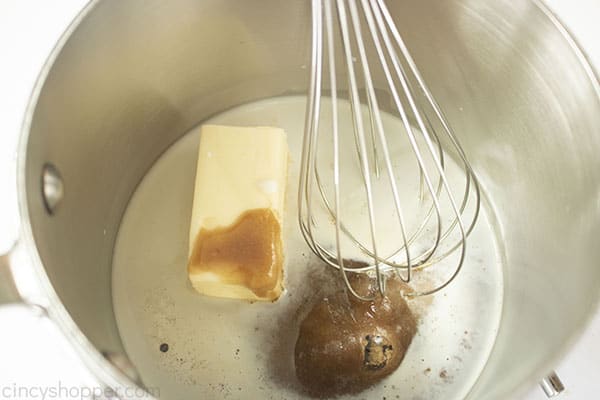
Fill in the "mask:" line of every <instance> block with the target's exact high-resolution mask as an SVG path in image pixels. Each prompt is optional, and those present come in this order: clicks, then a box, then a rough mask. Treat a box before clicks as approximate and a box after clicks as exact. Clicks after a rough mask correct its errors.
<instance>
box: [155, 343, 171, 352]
mask: <svg viewBox="0 0 600 400" xmlns="http://www.w3.org/2000/svg"><path fill="white" fill-rule="evenodd" d="M158 348H159V349H160V351H161V352H163V353H166V352H167V351H169V344H168V343H161V344H160V346H159V347H158Z"/></svg>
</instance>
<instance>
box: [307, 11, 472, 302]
mask: <svg viewBox="0 0 600 400" xmlns="http://www.w3.org/2000/svg"><path fill="white" fill-rule="evenodd" d="M311 57H312V60H311V61H312V63H311V70H310V83H309V85H310V86H309V95H308V101H307V109H306V120H305V132H304V142H303V149H302V159H301V172H300V182H299V183H300V184H299V191H298V220H299V223H300V229H301V232H302V234H303V236H304V239H305V241H306V243H307V244H308V246H309V247H310V249H311V250H312V251H313V252H314V253H315V254H316V255H317V256H318V257H319V258H320V259H322V260H323V261H324V262H325V263H326V264H327V265H329V266H331V267H334V268H336V269H338V270H339V271H340V273H341V276H342V279H343V281H344V283H345V285H346V286H347V288H348V289H349V291H350V293H351V294H352V295H354V296H356V297H357V298H360V299H362V300H371V299H372V298H373V297H371V296H369V295H364V294H360V293H358V292H357V291H356V290H355V289H354V288H353V287H352V285H351V284H350V280H349V279H348V273H349V272H361V273H367V274H369V275H370V276H372V278H373V279H376V282H377V288H378V291H379V292H380V293H381V294H384V293H385V290H386V285H385V282H386V279H387V277H389V276H390V275H392V274H395V275H397V276H399V277H400V278H401V279H402V280H403V281H405V282H410V281H411V280H412V279H413V275H414V274H413V272H415V271H419V270H424V269H425V268H427V267H429V266H432V265H439V264H440V263H442V261H444V262H445V264H449V263H450V265H446V266H445V267H444V268H445V271H447V273H445V274H444V275H445V276H444V279H442V280H441V281H440V282H436V283H433V284H430V287H427V288H426V289H423V290H415V291H413V292H411V293H410V294H409V295H410V296H422V295H429V294H432V293H435V292H437V291H439V290H441V289H443V288H444V287H446V286H447V285H448V284H449V283H450V282H452V281H453V280H454V279H455V278H456V276H457V275H458V273H459V271H460V270H461V268H462V266H463V264H464V262H465V254H466V244H467V236H468V235H469V234H470V233H471V232H472V230H473V228H474V226H475V223H476V221H477V218H478V216H479V208H480V190H479V186H478V183H477V179H476V177H475V174H474V172H473V170H472V168H471V166H470V164H469V162H468V160H467V157H466V155H465V152H464V151H463V148H462V147H461V145H460V144H459V142H458V140H457V137H456V136H455V134H454V133H453V131H452V129H451V127H450V125H449V123H448V121H447V119H446V118H445V116H444V114H443V112H442V110H441V108H440V106H439V105H438V103H437V102H436V100H435V98H434V96H433V95H432V93H431V92H430V90H429V89H428V87H427V85H426V84H425V81H424V80H423V78H422V76H421V74H420V73H419V71H418V69H417V67H416V65H415V62H414V60H413V59H412V57H411V55H410V53H409V51H408V49H407V47H406V45H405V43H404V41H403V40H402V38H401V36H400V33H399V31H398V29H397V28H396V26H395V23H394V21H393V19H392V16H391V14H390V12H389V10H388V8H387V6H386V4H385V2H384V0H313V1H312V54H311ZM376 73H378V75H376ZM339 77H342V78H346V79H341V82H338V80H340V79H339ZM375 77H376V78H377V80H378V82H379V86H378V87H376V85H375ZM326 95H329V101H328V102H327V103H329V105H327V109H326V111H324V109H325V105H324V104H325V103H326V102H325V99H324V97H325V96H326ZM346 98H347V101H346V100H345V99H346ZM322 100H323V101H322ZM344 101H346V103H344ZM347 103H349V112H347V110H348V107H347V106H346V105H345V104H347ZM384 107H387V108H385V111H384ZM390 116H394V117H396V118H397V119H399V120H400V121H401V124H400V126H396V127H393V128H390V127H389V125H390V124H389V123H386V121H388V120H389V118H390ZM323 120H326V121H323ZM344 125H349V126H350V127H349V128H347V129H346V128H343V126H344ZM323 132H326V133H327V134H326V135H324V134H323ZM399 137H402V139H398V138H399ZM348 138H351V142H352V149H351V150H350V151H347V149H346V151H342V150H344V143H347V142H348V141H349V139H348ZM399 141H402V143H404V147H402V146H400V147H402V148H403V149H404V150H406V149H408V150H409V151H408V153H407V152H406V151H404V150H402V148H401V149H400V150H397V148H398V145H397V143H398V142H399ZM321 146H330V147H331V149H329V150H328V151H327V152H324V151H323V148H321ZM396 153H402V154H399V155H398V154H396ZM449 159H452V160H454V161H455V162H454V163H450V162H449V161H448V160H449ZM348 160H351V161H348ZM407 162H411V163H412V165H414V168H412V169H410V168H405V167H404V165H406V163H407ZM344 163H345V164H344ZM342 164H343V165H342ZM450 164H452V166H451V167H449V165H450ZM344 167H346V168H344ZM409 170H410V171H412V172H410V171H409ZM450 170H451V173H452V176H451V177H449V176H448V174H449V173H450V172H449V171H450ZM351 173H352V174H353V175H355V176H358V177H359V178H358V181H356V182H354V183H353V182H352V179H354V178H348V176H347V175H348V174H351ZM408 173H410V174H412V175H416V176H417V177H416V179H417V180H418V189H416V190H412V192H411V193H408V194H407V193H406V192H407V190H408V189H407V188H408V186H409V185H407V184H406V181H407V180H409V179H408V178H407V174H408ZM328 174H329V175H330V176H329V177H326V175H328ZM344 182H347V183H346V184H345V183H344ZM357 182H358V183H357ZM456 182H459V183H458V184H457V183H456ZM344 185H345V186H344ZM382 185H383V186H385V189H381V188H382V187H383V186H382ZM457 187H458V189H457ZM382 191H383V192H385V193H383V194H382V193H381V192H382ZM350 192H351V193H350ZM356 193H360V196H357V195H356ZM457 194H458V195H457ZM407 196H408V197H407ZM411 198H415V199H416V200H415V203H416V206H413V207H412V208H410V210H411V211H410V217H413V219H414V218H415V216H418V218H417V221H416V222H412V223H409V221H408V219H409V218H407V215H406V210H405V209H404V208H405V206H406V204H407V202H408V203H410V204H413V203H411V200H410V199H411ZM315 202H317V203H315ZM352 202H359V203H360V207H362V208H363V209H364V213H363V214H364V215H363V216H362V219H361V221H362V224H361V223H359V224H356V223H355V224H352V223H350V222H348V221H349V219H356V217H357V215H358V216H359V217H360V215H359V214H361V212H358V211H357V210H358V209H359V208H360V207H358V208H357V207H356V204H354V205H353V204H352ZM384 203H385V205H384ZM382 210H383V211H382ZM403 212H404V213H403ZM392 222H393V224H394V226H395V227H396V230H395V231H390V229H389V225H390V223H392ZM382 224H385V225H386V226H388V228H386V230H385V231H384V230H383V228H381V226H382ZM353 225H355V226H353ZM324 232H325V233H324ZM332 236H333V237H334V241H333V242H331V239H332ZM361 236H362V237H361ZM328 240H329V243H327V241H328ZM382 240H383V241H385V242H386V243H389V242H392V243H393V246H392V249H391V250H387V251H386V252H385V254H383V253H384V252H383V251H382V250H381V247H382ZM388 247H389V246H388ZM349 249H351V250H349ZM357 253H360V255H362V258H364V259H365V260H366V261H363V262H362V263H361V264H360V266H358V267H357V265H356V263H355V262H352V261H351V260H352V259H353V258H356V254H357ZM450 255H452V257H449V256H450ZM450 261H451V262H450ZM430 283H431V282H430Z"/></svg>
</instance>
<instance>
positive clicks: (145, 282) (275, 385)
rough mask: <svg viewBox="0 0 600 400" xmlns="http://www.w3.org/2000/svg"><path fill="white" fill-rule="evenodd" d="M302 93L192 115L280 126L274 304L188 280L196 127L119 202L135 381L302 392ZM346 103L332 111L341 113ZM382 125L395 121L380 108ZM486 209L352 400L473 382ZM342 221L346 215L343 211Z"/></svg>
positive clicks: (122, 292)
mask: <svg viewBox="0 0 600 400" xmlns="http://www.w3.org/2000/svg"><path fill="white" fill-rule="evenodd" d="M305 100H306V99H305V97H280V98H273V99H267V100H263V101H258V102H254V103H249V104H246V105H243V106H240V107H237V108H234V109H232V110H229V111H226V112H224V113H222V114H219V115H217V116H215V117H213V118H211V119H210V120H209V121H205V122H203V123H211V124H222V125H237V126H277V127H281V128H283V129H284V130H285V131H286V132H287V137H288V145H289V149H290V163H289V172H288V187H287V192H286V200H285V218H284V221H285V223H284V227H283V229H284V231H283V236H284V245H285V267H284V270H285V288H286V290H285V292H284V293H283V295H282V296H281V297H280V299H279V300H278V301H277V302H275V303H261V302H256V303H252V304H250V303H248V302H244V301H240V300H232V299H221V298H212V297H207V296H202V295H200V294H198V293H197V292H196V291H195V290H194V289H193V288H192V287H191V284H190V283H189V280H188V275H187V268H186V266H187V260H188V234H189V222H190V213H191V209H192V198H193V194H194V177H195V168H196V160H197V156H198V141H199V128H197V129H193V130H192V131H190V132H189V133H188V134H187V135H185V136H183V137H182V138H181V139H180V140H179V141H178V142H177V143H175V144H174V145H173V146H172V147H171V148H170V149H168V150H167V151H166V152H165V153H164V154H163V155H162V157H161V158H160V159H159V160H158V161H157V162H156V163H155V164H154V166H153V167H152V168H151V169H150V170H149V171H148V173H147V175H146V176H145V178H144V179H143V181H142V182H141V183H140V185H139V187H138V188H137V190H136V192H135V194H134V195H133V197H132V199H131V201H130V204H129V206H128V208H127V211H126V213H125V215H124V218H123V221H122V224H121V227H120V231H119V235H118V238H117V243H116V247H115V253H114V259H113V279H112V291H113V302H114V309H115V314H116V318H117V322H118V326H119V330H120V334H121V337H122V340H123V344H124V346H125V349H126V351H127V353H128V355H129V357H130V358H131V360H132V361H133V363H134V364H135V366H136V367H137V369H138V371H139V373H140V375H141V378H142V380H143V382H144V384H145V385H146V386H148V387H150V388H152V389H153V390H154V392H156V391H157V388H158V391H159V392H160V397H161V398H163V399H177V400H179V399H181V400H185V399H192V398H193V399H198V398H202V399H221V398H231V399H271V398H272V399H294V398H302V397H304V396H305V395H304V394H303V391H302V388H301V387H300V385H299V383H298V382H297V381H296V379H295V376H294V369H293V351H294V344H295V340H296V335H297V327H298V322H299V321H298V315H297V313H296V311H297V310H298V307H299V305H300V304H302V302H303V301H305V300H306V299H307V298H309V297H310V296H311V294H312V293H314V291H315V290H317V289H318V288H319V287H326V286H327V285H331V284H332V283H331V282H330V281H329V276H330V274H328V273H327V272H326V270H325V268H326V267H325V266H323V264H322V263H321V262H320V261H319V260H318V259H317V258H316V257H315V256H314V255H312V253H310V251H309V249H308V247H307V246H306V244H305V243H304V240H303V238H302V236H301V234H300V232H299V229H298V226H297V222H296V221H297V217H296V212H297V208H296V204H297V198H296V197H297V182H298V173H299V164H300V163H299V161H300V151H301V146H302V132H303V126H304V108H305ZM324 106H326V105H324ZM345 107H346V108H343V109H341V111H340V112H341V113H342V116H343V113H347V112H349V110H348V109H347V105H346V106H345ZM385 123H386V124H388V126H389V127H390V128H391V129H397V130H401V129H402V128H401V124H400V121H398V120H397V119H395V118H393V117H391V116H386V118H385ZM447 162H449V163H451V161H450V160H447ZM400 169H401V170H402V168H400ZM409 172H410V173H411V174H412V173H414V171H409ZM407 173H408V172H407ZM351 196H352V193H350V194H348V197H351ZM487 213H488V210H487V209H485V208H484V209H483V212H482V215H480V217H479V220H478V223H477V226H476V228H475V230H474V231H473V233H472V234H471V236H470V237H469V247H468V250H467V259H466V261H465V265H464V267H463V270H462V271H461V273H460V274H459V276H458V277H457V278H456V280H455V281H454V282H453V283H452V284H451V285H450V286H449V287H448V288H446V289H445V290H443V291H442V292H440V293H438V294H436V295H434V296H432V297H429V298H422V299H417V300H413V301H412V302H411V304H412V306H413V307H414V309H415V310H416V313H417V314H419V315H420V322H419V326H418V333H417V336H416V337H415V338H414V340H413V342H412V344H411V346H410V348H409V350H408V353H407V355H406V358H405V359H404V361H403V363H402V364H401V365H400V367H399V368H398V370H396V372H395V373H394V374H393V375H392V376H391V377H390V378H388V379H386V380H384V381H382V382H381V383H380V384H378V385H376V386H374V387H372V388H370V389H368V390H366V391H364V392H362V393H360V394H358V395H356V396H355V398H358V399H362V398H364V399H367V398H368V399H377V398H379V399H382V398H383V397H385V398H386V399H403V400H405V399H415V400H417V399H421V400H425V399H427V400H431V399H448V398H462V397H464V396H465V395H466V393H467V392H468V390H469V389H470V388H471V387H472V385H473V383H474V382H475V380H476V379H477V377H478V375H479V374H480V372H481V370H482V368H483V366H484V364H485V362H486V360H487V358H488V355H489V353H490V351H491V348H492V346H493V343H494V340H495V337H496V332H497V327H498V325H499V322H500V316H501V309H502V295H503V278H502V266H501V262H500V257H499V253H500V252H499V250H498V248H497V245H498V244H497V243H496V242H495V236H494V234H493V230H492V229H491V227H490V220H489V219H490V215H488V214H487ZM345 218H346V220H347V221H348V223H349V224H352V218H353V213H352V212H348V213H347V214H346V217H345ZM381 229H383V230H385V229H386V227H385V226H382V228H381ZM452 261H453V259H452V257H450V258H448V259H446V260H444V261H442V263H441V265H440V266H439V271H441V272H443V271H445V268H450V266H445V265H444V263H451V262H452ZM436 268H437V267H436ZM441 272H440V273H441ZM161 344H168V351H166V352H163V351H161V349H160V346H161ZM164 349H165V348H164V346H163V350H164Z"/></svg>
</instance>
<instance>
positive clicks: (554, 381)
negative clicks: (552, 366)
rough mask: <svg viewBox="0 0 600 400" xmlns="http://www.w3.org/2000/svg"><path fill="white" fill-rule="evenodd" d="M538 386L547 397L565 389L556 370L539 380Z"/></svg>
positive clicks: (556, 394)
mask: <svg viewBox="0 0 600 400" xmlns="http://www.w3.org/2000/svg"><path fill="white" fill-rule="evenodd" d="M540 386H541V387H542V389H543V390H544V393H546V396H548V397H554V396H558V395H559V394H561V393H562V392H563V391H564V390H565V386H564V385H563V383H562V382H561V380H560V378H559V377H558V375H556V372H554V371H552V372H551V373H550V374H549V375H548V376H546V377H545V378H544V379H542V381H541V382H540Z"/></svg>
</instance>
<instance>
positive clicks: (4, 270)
mask: <svg viewBox="0 0 600 400" xmlns="http://www.w3.org/2000/svg"><path fill="white" fill-rule="evenodd" d="M19 302H21V296H20V295H19V290H18V289H17V286H16V285H15V281H14V278H13V272H12V270H11V266H10V252H9V253H7V254H0V305H3V304H10V303H19Z"/></svg>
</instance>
